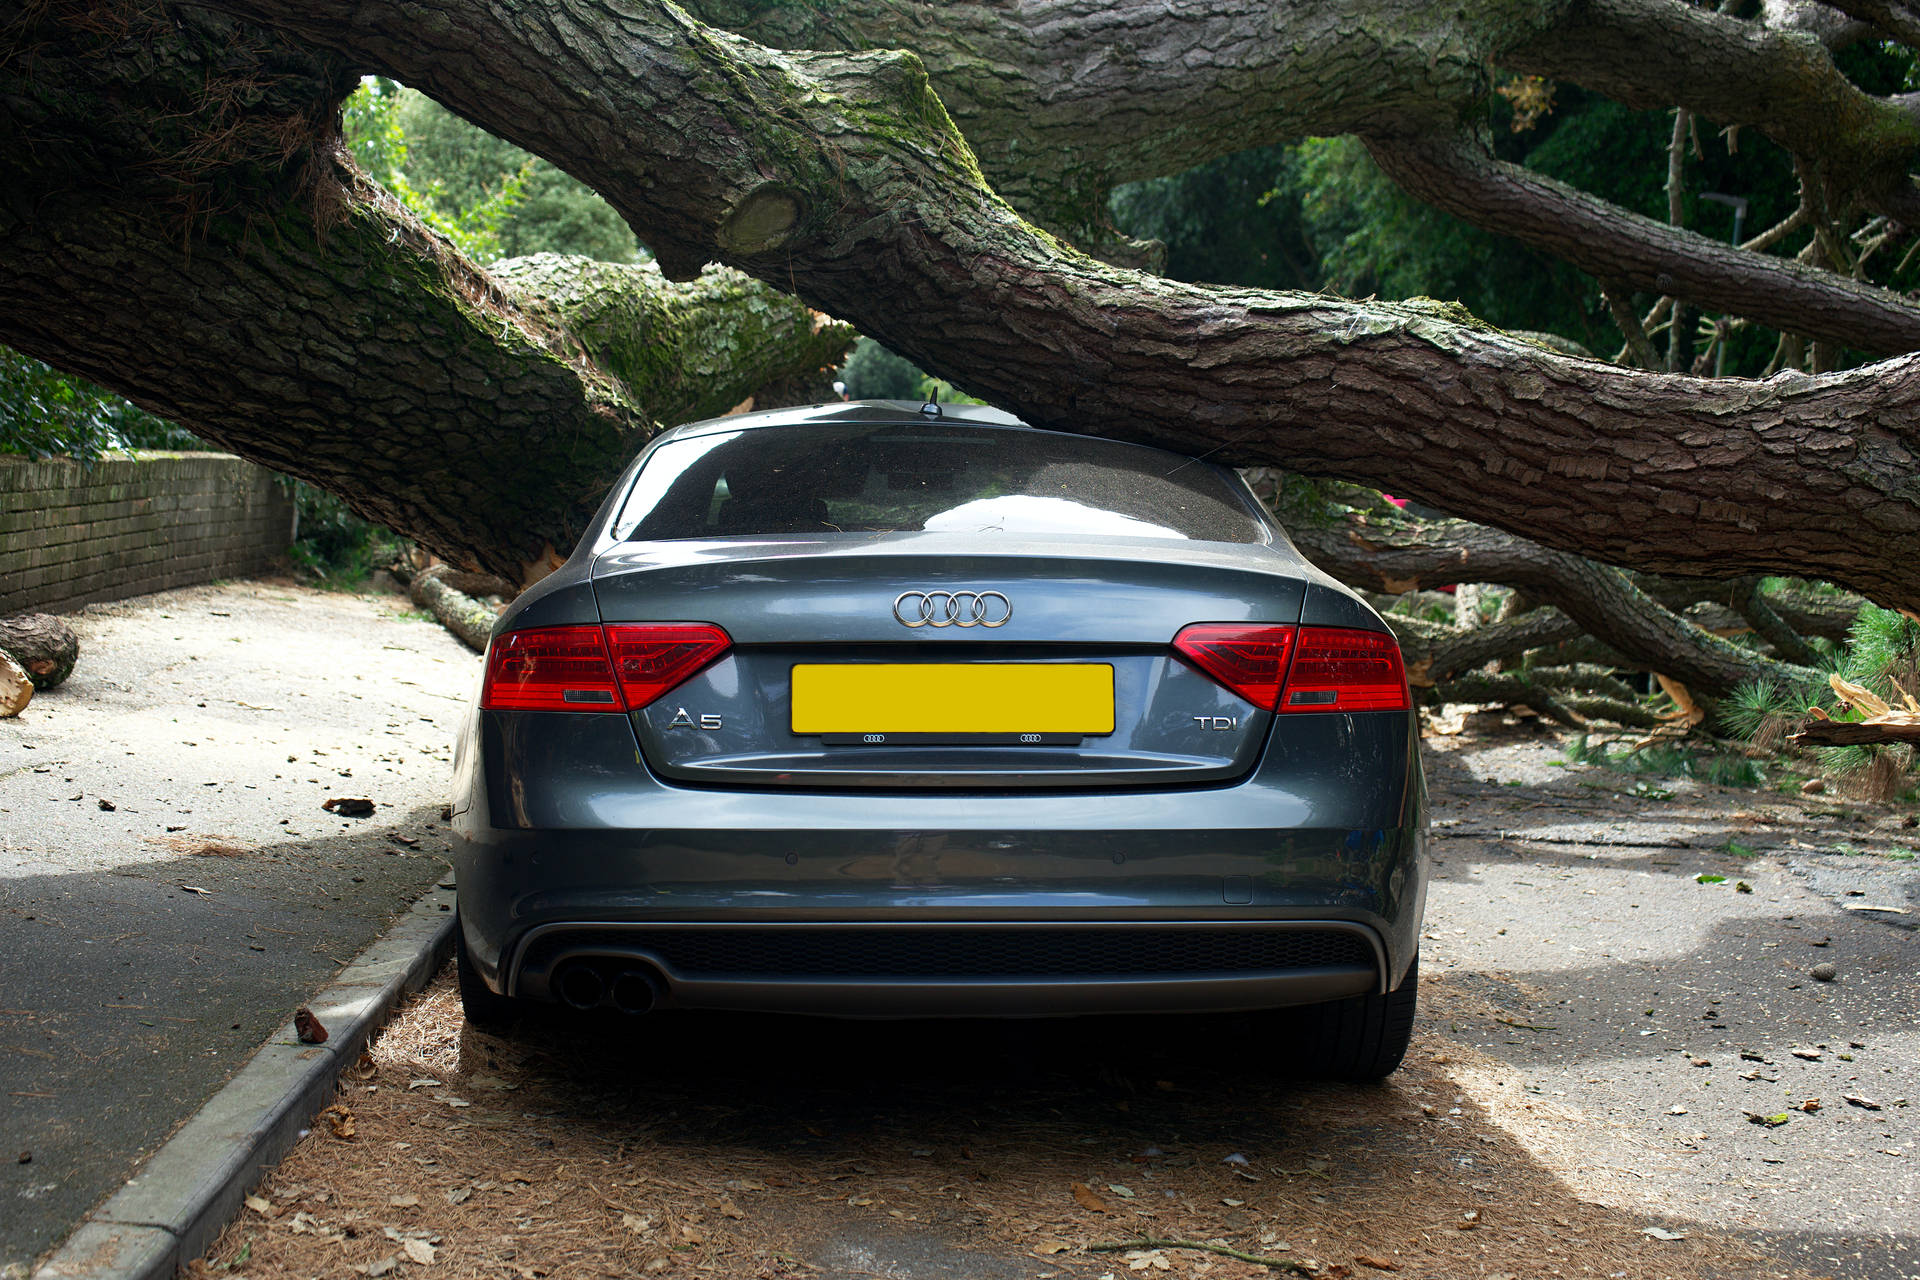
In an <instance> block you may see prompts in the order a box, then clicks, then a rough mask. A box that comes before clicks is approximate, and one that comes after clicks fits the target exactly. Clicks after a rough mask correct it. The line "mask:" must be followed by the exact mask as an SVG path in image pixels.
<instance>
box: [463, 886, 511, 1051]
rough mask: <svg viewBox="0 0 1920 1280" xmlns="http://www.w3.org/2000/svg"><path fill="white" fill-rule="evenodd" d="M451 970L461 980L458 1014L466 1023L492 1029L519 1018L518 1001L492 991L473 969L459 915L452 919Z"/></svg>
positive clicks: (465, 934) (478, 972) (465, 933)
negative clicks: (463, 1015)
mask: <svg viewBox="0 0 1920 1280" xmlns="http://www.w3.org/2000/svg"><path fill="white" fill-rule="evenodd" d="M453 969H454V973H455V975H456V976H458V978H459V980H460V1011H461V1012H462V1013H464V1014H466V1017H467V1021H468V1023H470V1024H471V1025H473V1026H476V1027H482V1028H485V1029H487V1030H493V1029H495V1028H498V1027H504V1026H506V1025H507V1024H508V1023H510V1022H513V1021H515V1020H517V1019H518V1018H519V1016H520V1014H521V1012H522V1010H521V1007H520V1001H518V1000H515V999H513V998H512V997H511V996H503V995H500V994H498V993H497V992H495V991H494V990H493V988H491V987H489V986H488V985H487V983H486V980H485V979H484V978H482V977H481V976H480V971H479V970H478V969H476V968H474V965H473V957H472V956H471V955H469V954H468V953H467V932H466V930H465V929H464V928H462V927H461V925H460V917H459V916H458V915H456V916H454V918H453Z"/></svg>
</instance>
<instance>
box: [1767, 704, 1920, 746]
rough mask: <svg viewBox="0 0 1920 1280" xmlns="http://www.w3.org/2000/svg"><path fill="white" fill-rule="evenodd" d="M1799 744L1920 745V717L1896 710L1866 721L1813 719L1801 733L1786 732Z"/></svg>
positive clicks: (1790, 739) (1871, 717)
mask: <svg viewBox="0 0 1920 1280" xmlns="http://www.w3.org/2000/svg"><path fill="white" fill-rule="evenodd" d="M1787 741H1788V742H1791V743H1792V744H1793V745H1794V746H1796V747H1872V746H1887V745H1890V744H1893V743H1902V742H1904V743H1908V744H1910V745H1913V746H1920V716H1913V715H1906V714H1903V713H1899V712H1896V713H1894V715H1893V716H1892V717H1890V718H1885V719H1883V718H1881V717H1879V716H1870V717H1868V718H1867V719H1865V720H1810V721H1808V722H1807V726H1806V727H1805V728H1804V729H1801V730H1800V731H1799V732H1798V733H1791V734H1788V735H1787Z"/></svg>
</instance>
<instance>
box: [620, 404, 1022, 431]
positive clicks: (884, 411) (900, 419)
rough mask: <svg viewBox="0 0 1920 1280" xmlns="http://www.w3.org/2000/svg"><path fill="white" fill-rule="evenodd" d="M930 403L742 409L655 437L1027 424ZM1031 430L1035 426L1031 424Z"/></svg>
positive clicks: (995, 413)
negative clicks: (807, 428) (839, 426)
mask: <svg viewBox="0 0 1920 1280" xmlns="http://www.w3.org/2000/svg"><path fill="white" fill-rule="evenodd" d="M928 407H929V406H928V405H927V404H923V403H922V402H920V401H918V400H830V401H828V402H826V403H825V404H803V405H796V406H794V407H793V408H790V409H767V410H763V411H761V412H759V413H741V414H735V415H733V416H731V417H725V418H707V419H705V420H703V421H700V422H689V423H686V424H685V425H683V426H678V427H674V428H672V429H671V430H668V431H663V432H661V433H660V435H659V436H657V437H656V439H661V440H664V439H667V438H669V437H671V438H675V439H678V438H681V437H684V436H695V435H706V434H708V433H710V432H714V431H749V430H753V429H755V428H759V427H792V426H802V425H808V424H814V423H836V422H844V423H897V424H899V425H902V426H906V425H909V424H919V425H922V426H925V425H928V424H931V423H939V422H951V423H957V424H961V425H965V426H979V427H1026V426H1027V424H1026V423H1024V422H1022V421H1020V419H1018V418H1016V417H1014V416H1013V415H1012V414H1010V413H1008V412H1006V411H1005V410H1003V409H996V408H994V407H993V406H992V405H985V404H934V405H932V406H931V407H932V408H933V409H935V410H937V412H927V411H926V410H927V409H928ZM1028 429H1029V430H1032V428H1028Z"/></svg>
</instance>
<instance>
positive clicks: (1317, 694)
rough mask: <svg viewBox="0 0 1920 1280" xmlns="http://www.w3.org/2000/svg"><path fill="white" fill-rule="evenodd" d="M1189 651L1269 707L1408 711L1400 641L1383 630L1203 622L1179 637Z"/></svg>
mask: <svg viewBox="0 0 1920 1280" xmlns="http://www.w3.org/2000/svg"><path fill="white" fill-rule="evenodd" d="M1173 647H1174V649H1175V650H1177V651H1178V652H1179V653H1180V654H1181V656H1183V657H1185V658H1186V659H1187V660H1188V661H1190V662H1192V663H1193V664H1194V665H1195V666H1197V667H1199V668H1200V669H1201V670H1202V671H1204V672H1206V673H1207V674H1208V675H1210V676H1212V677H1213V678H1214V679H1215V680H1218V681H1219V682H1220V683H1221V684H1223V685H1225V686H1226V687H1227V688H1229V689H1231V690H1233V691H1234V692H1235V693H1237V694H1239V695H1240V696H1241V697H1243V698H1245V699H1246V700H1247V701H1248V702H1251V703H1253V705H1255V706H1256V707H1260V708H1262V709H1264V710H1268V711H1274V710H1278V711H1405V710H1407V708H1408V707H1409V706H1411V705H1412V704H1411V703H1410V702H1409V700H1408V697H1407V677H1406V671H1405V669H1404V668H1403V667H1402V665H1401V661H1400V646H1399V644H1398V643H1396V642H1395V640H1394V638H1393V637H1392V636H1391V635H1388V634H1386V633H1385V632H1381V631H1361V630H1357V629H1351V628H1347V627H1277V626H1263V625H1249V624H1234V623H1214V622H1207V623H1199V624H1197V625H1195V626H1191V627H1186V628H1184V629H1183V630H1182V631H1181V632H1180V634H1179V635H1177V636H1175V637H1174V638H1173Z"/></svg>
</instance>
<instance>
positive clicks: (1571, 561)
mask: <svg viewBox="0 0 1920 1280" xmlns="http://www.w3.org/2000/svg"><path fill="white" fill-rule="evenodd" d="M1291 533H1292V537H1293V541H1294V545H1295V546H1297V547H1299V548H1300V551H1301V552H1302V553H1303V554H1304V555H1305V556H1306V557H1307V558H1308V559H1309V560H1312V561H1313V562H1314V563H1315V564H1316V565H1318V566H1319V567H1320V568H1322V569H1324V570H1326V571H1327V572H1328V573H1331V574H1332V575H1333V576H1334V577H1336V578H1339V579H1340V580H1341V581H1342V582H1345V583H1348V584H1349V585H1352V586H1358V587H1363V588H1365V589H1367V590H1372V591H1387V592H1393V593H1398V592H1402V591H1407V590H1411V589H1412V588H1414V587H1416V586H1420V585H1423V584H1425V585H1438V584H1440V583H1446V582H1496V583H1500V584H1502V585H1506V586H1513V587H1523V588H1525V589H1526V590H1527V592H1528V593H1529V594H1530V595H1531V596H1533V597H1534V598H1535V599H1538V600H1540V601H1542V602H1545V603H1549V604H1552V605H1554V606H1555V607H1557V608H1558V609H1559V610H1560V611H1561V612H1562V613H1563V614H1565V615H1566V616H1567V617H1568V618H1569V619H1571V620H1572V622H1573V623H1575V624H1576V625H1577V626H1578V628H1579V629H1580V630H1582V631H1585V632H1586V633H1587V634H1588V635H1591V636H1593V637H1594V638H1595V639H1597V640H1599V641H1601V642H1602V643H1604V644H1605V645H1607V646H1608V647H1609V648H1611V649H1613V650H1616V651H1617V652H1619V653H1620V654H1621V655H1623V656H1624V657H1625V658H1627V659H1628V660H1629V661H1630V662H1633V663H1636V664H1642V663H1643V664H1645V665H1646V667H1647V668H1648V669H1649V670H1653V671H1658V672H1660V673H1661V674H1663V675H1667V676H1670V677H1672V678H1673V679H1675V680H1678V681H1679V682H1680V683H1682V684H1685V685H1686V686H1688V687H1689V688H1690V689H1692V690H1694V691H1695V692H1698V693H1705V694H1707V695H1710V696H1716V697H1717V696H1724V695H1726V694H1728V693H1731V692H1732V691H1733V690H1734V689H1736V688H1738V687H1739V686H1740V685H1743V684H1747V683H1750V682H1752V681H1755V680H1765V681H1770V682H1771V683H1773V684H1776V685H1780V686H1782V687H1792V686H1795V685H1808V684H1813V683H1815V682H1817V680H1818V679H1819V677H1818V674H1817V673H1816V672H1814V671H1813V670H1811V669H1809V668H1807V667H1802V666H1797V665H1794V664H1791V663H1786V662H1780V661H1776V660H1774V659H1771V658H1768V657H1766V656H1764V655H1762V654H1759V653H1755V652H1753V651H1752V650H1749V649H1742V648H1740V647H1739V646H1738V645H1735V644H1732V643H1729V642H1728V641H1726V640H1724V639H1721V638H1720V637H1719V636H1716V635H1713V634H1712V633H1711V632H1708V631H1705V630H1703V629H1701V628H1700V627H1697V626H1695V625H1694V624H1692V623H1691V622H1689V621H1687V620H1686V619H1685V618H1682V617H1680V616H1679V615H1678V614H1675V613H1673V612H1672V611H1671V610H1669V609H1667V608H1665V607H1664V606H1662V605H1661V604H1660V603H1659V602H1658V601H1656V600H1655V599H1653V598H1652V597H1651V596H1650V595H1648V594H1647V593H1646V592H1645V591H1642V590H1641V589H1640V588H1639V587H1637V586H1635V585H1634V583H1633V582H1632V581H1631V580H1629V579H1628V577H1627V576H1626V575H1625V574H1624V573H1621V572H1620V571H1619V570H1617V569H1612V568H1609V567H1608V566H1606V565H1601V564H1595V563H1594V562H1592V561H1590V560H1585V559H1583V558H1581V557H1579V556H1576V555H1571V554H1569V553H1567V552H1564V551H1556V550H1554V549H1552V548H1550V547H1543V546H1539V545H1538V544H1535V543H1531V542H1528V541H1527V540H1526V539H1524V538H1520V537H1517V536H1515V535H1513V534H1509V533H1503V532H1501V531H1499V530H1497V529H1489V528H1485V527H1483V526H1478V525H1473V524H1469V523H1467V522H1465V521H1458V520H1452V521H1434V522H1430V523H1424V524H1416V523H1413V522H1398V521H1395V522H1367V521H1362V520H1361V519H1359V518H1358V517H1344V518H1341V519H1339V520H1336V521H1335V522H1333V523H1332V524H1328V525H1312V524H1298V525H1296V527H1295V528H1294V529H1292V530H1291ZM1524 620H1525V619H1524V617H1523V618H1522V619H1521V620H1520V622H1524ZM1520 622H1515V623H1511V624H1507V623H1502V624H1495V625H1497V626H1508V625H1511V626H1514V627H1516V628H1518V627H1519V626H1520ZM1535 625H1536V626H1540V627H1543V628H1545V627H1546V624H1544V623H1540V624H1535ZM1469 634H1470V633H1469ZM1560 638H1561V639H1567V638H1570V637H1568V636H1566V635H1564V634H1562V635H1561V636H1560ZM1540 643H1550V641H1547V640H1542V641H1540Z"/></svg>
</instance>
